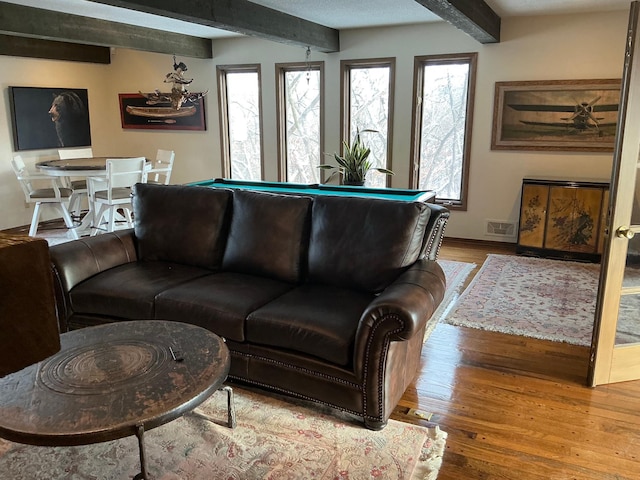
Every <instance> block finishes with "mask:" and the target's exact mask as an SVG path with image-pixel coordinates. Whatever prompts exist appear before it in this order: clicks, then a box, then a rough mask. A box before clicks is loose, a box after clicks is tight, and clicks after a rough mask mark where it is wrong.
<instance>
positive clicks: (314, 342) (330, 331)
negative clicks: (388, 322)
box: [246, 284, 374, 366]
mask: <svg viewBox="0 0 640 480" xmlns="http://www.w3.org/2000/svg"><path fill="white" fill-rule="evenodd" d="M373 298H374V295H372V294H370V293H363V292H358V291H354V290H348V289H344V288H338V287H333V286H329V285H318V284H315V285H314V284H305V285H302V286H300V287H297V288H295V289H293V290H292V291H290V292H288V293H286V294H285V295H283V296H281V297H280V298H278V299H276V300H274V301H272V302H269V303H268V304H266V305H265V306H264V307H262V308H259V309H257V310H256V311H255V312H253V313H251V314H250V315H249V317H248V318H247V325H246V337H247V341H249V342H252V343H255V344H258V345H268V346H272V347H281V348H286V349H290V350H294V351H297V352H302V353H306V354H309V355H313V356H315V357H318V358H321V359H324V360H326V361H329V362H332V363H334V364H336V365H341V366H350V365H352V364H353V360H352V359H353V345H354V339H355V335H356V330H357V329H358V323H359V321H360V317H361V315H362V313H363V312H364V310H365V308H366V307H367V305H369V303H371V301H372V300H373Z"/></svg>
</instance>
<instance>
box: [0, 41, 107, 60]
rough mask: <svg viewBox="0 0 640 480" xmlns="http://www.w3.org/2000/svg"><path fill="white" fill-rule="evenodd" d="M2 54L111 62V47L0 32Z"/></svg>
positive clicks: (0, 53)
mask: <svg viewBox="0 0 640 480" xmlns="http://www.w3.org/2000/svg"><path fill="white" fill-rule="evenodd" d="M0 55H9V56H12V57H31V58H48V59H52V60H67V61H71V62H89V63H101V64H109V63H111V52H110V51H109V47H98V46H95V45H81V44H79V43H68V42H54V41H51V40H40V39H37V38H28V37H13V36H10V35H2V34H0Z"/></svg>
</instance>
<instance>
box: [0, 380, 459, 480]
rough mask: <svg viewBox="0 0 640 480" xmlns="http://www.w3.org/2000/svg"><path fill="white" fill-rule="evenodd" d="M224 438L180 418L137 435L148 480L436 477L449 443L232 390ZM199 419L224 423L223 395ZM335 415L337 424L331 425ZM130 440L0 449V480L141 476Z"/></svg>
mask: <svg viewBox="0 0 640 480" xmlns="http://www.w3.org/2000/svg"><path fill="white" fill-rule="evenodd" d="M234 390H235V405H236V414H237V420H238V425H237V427H236V428H235V429H233V430H231V429H229V428H227V427H224V426H221V425H218V424H215V423H212V422H209V421H207V420H204V419H202V418H201V417H198V416H196V415H187V416H184V417H182V418H180V419H178V420H175V421H173V422H171V423H168V424H166V425H163V426H161V427H158V428H156V429H153V430H150V431H149V432H145V446H146V455H147V468H148V471H149V476H150V477H151V478H153V479H156V480H195V479H199V480H214V479H229V480H231V479H242V480H245V479H246V480H255V479H290V480H299V479H326V480H347V479H348V480H356V479H363V480H364V479H372V478H380V479H407V480H409V479H422V480H433V479H435V478H436V477H437V476H438V470H439V468H440V465H441V463H442V455H443V452H444V448H445V443H446V437H447V434H446V433H445V432H442V431H441V430H440V429H438V428H437V427H435V428H427V427H423V426H416V425H409V424H407V423H401V422H398V421H395V420H389V423H388V425H387V427H386V428H384V429H383V430H381V431H379V432H373V431H370V430H367V429H365V428H364V427H363V426H362V424H360V423H356V422H355V421H354V420H353V418H350V417H348V416H346V415H342V414H336V413H335V412H333V414H330V412H329V411H328V410H325V409H322V407H318V406H316V405H312V404H309V403H306V402H295V403H292V402H290V401H284V400H282V399H279V398H275V397H272V396H265V395H261V394H257V393H254V392H252V391H249V390H245V389H240V388H238V387H234ZM200 410H201V411H202V413H205V414H207V415H211V416H212V417H213V418H216V419H220V421H226V394H225V393H224V392H217V393H216V394H214V395H213V396H212V397H211V398H210V399H209V400H207V401H206V402H205V403H204V404H203V405H201V406H200ZM336 415H341V416H340V417H337V416H336ZM139 468H140V464H139V457H138V446H137V440H136V438H135V437H134V436H131V437H127V438H123V439H120V440H115V441H112V442H104V443H98V444H93V445H86V446H81V447H36V446H30V445H20V444H16V443H12V442H8V441H5V440H1V439H0V478H2V479H11V480H27V479H28V480H57V479H87V480H88V479H101V480H111V479H113V480H115V479H118V480H122V479H127V478H132V477H133V476H134V475H136V474H137V473H139V471H140V470H139Z"/></svg>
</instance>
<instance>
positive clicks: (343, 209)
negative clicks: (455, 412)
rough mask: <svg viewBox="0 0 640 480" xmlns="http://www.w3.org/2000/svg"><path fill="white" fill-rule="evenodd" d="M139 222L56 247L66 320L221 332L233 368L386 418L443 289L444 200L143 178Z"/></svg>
mask: <svg viewBox="0 0 640 480" xmlns="http://www.w3.org/2000/svg"><path fill="white" fill-rule="evenodd" d="M133 207H134V216H135V226H134V229H131V230H124V231H120V232H114V233H108V234H104V235H99V236H96V237H90V238H82V239H80V240H76V241H72V242H69V243H65V244H61V245H57V246H54V247H52V248H51V257H52V261H53V265H54V277H55V282H54V283H55V287H56V297H57V306H58V315H59V319H60V323H61V330H62V331H65V330H67V329H73V328H80V327H85V326H90V325H96V324H101V323H105V322H114V321H119V320H133V319H164V320H173V321H182V322H189V323H192V324H196V325H200V326H202V327H205V328H207V329H209V330H211V331H213V332H215V333H216V334H218V335H220V336H222V337H224V338H225V339H226V341H227V346H228V347H229V350H230V351H231V358H232V360H231V371H230V374H229V376H230V378H231V379H235V380H241V381H244V382H249V383H251V384H254V385H258V386H261V387H266V388H268V389H273V390H276V391H279V392H282V393H286V394H289V395H293V396H296V397H301V398H305V399H309V400H314V401H317V402H321V403H323V404H326V405H329V406H332V407H337V408H339V409H341V410H345V411H348V412H351V413H353V414H355V415H358V416H361V417H362V418H363V420H364V423H365V425H366V426H367V427H368V428H371V429H380V428H382V427H384V426H385V424H386V423H387V420H388V418H389V415H390V414H391V412H392V410H393V408H394V407H395V406H396V405H397V403H398V401H399V400H400V398H401V397H402V395H403V393H404V391H405V389H406V388H407V386H408V385H409V383H410V382H411V381H412V380H413V378H414V376H415V374H416V371H417V368H418V366H419V363H420V352H421V349H422V343H423V335H424V331H425V327H426V325H427V323H428V322H429V321H433V320H431V316H432V314H433V312H434V310H435V309H436V307H437V306H438V305H439V304H440V302H441V301H442V297H443V295H444V289H445V279H444V274H443V272H442V269H441V268H440V266H439V265H438V264H437V263H436V261H435V258H436V255H437V251H438V248H439V246H440V241H441V238H442V233H443V230H444V226H445V224H446V221H447V218H448V211H447V209H445V208H443V207H439V206H437V205H431V204H426V203H417V202H415V203H407V202H398V201H389V200H376V199H363V198H356V197H333V196H317V197H309V196H296V195H277V194H270V193H263V192H252V191H248V190H227V189H217V188H206V187H196V186H175V185H174V186H164V185H146V184H138V185H136V186H135V187H134V199H133Z"/></svg>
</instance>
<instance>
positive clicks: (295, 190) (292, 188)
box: [189, 178, 436, 202]
mask: <svg viewBox="0 0 640 480" xmlns="http://www.w3.org/2000/svg"><path fill="white" fill-rule="evenodd" d="M189 185H195V186H200V187H213V188H242V189H246V190H259V191H263V192H273V193H291V194H302V195H344V196H354V197H369V198H386V199H388V200H402V201H406V202H434V201H435V198H436V195H435V192H434V191H433V190H409V189H402V188H369V187H354V186H347V185H328V184H304V183H289V182H253V181H247V180H228V179H225V178H214V179H211V180H202V181H199V182H192V183H189Z"/></svg>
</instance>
